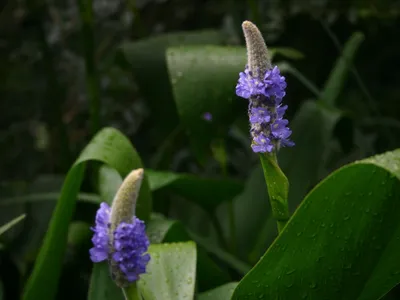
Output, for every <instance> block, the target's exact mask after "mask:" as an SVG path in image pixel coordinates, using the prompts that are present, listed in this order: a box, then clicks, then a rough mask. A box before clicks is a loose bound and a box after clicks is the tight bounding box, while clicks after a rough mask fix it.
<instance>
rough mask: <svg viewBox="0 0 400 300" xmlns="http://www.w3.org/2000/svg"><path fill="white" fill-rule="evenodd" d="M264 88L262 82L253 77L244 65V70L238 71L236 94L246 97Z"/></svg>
mask: <svg viewBox="0 0 400 300" xmlns="http://www.w3.org/2000/svg"><path fill="white" fill-rule="evenodd" d="M263 88H264V84H263V82H262V81H261V80H259V79H258V78H254V77H253V76H252V74H251V72H250V71H249V69H248V68H247V67H246V68H245V70H244V72H240V73H239V82H238V84H237V85H236V95H238V96H239V97H242V98H245V99H248V98H249V97H251V96H254V95H257V94H259V93H260V92H261V91H262V90H263Z"/></svg>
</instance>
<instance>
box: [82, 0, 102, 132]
mask: <svg viewBox="0 0 400 300" xmlns="http://www.w3.org/2000/svg"><path fill="white" fill-rule="evenodd" d="M78 6H79V14H80V18H81V22H82V39H83V47H84V56H85V68H86V88H87V95H88V98H89V103H90V130H91V134H92V135H93V134H95V133H96V132H97V131H98V130H99V128H100V85H99V80H98V77H97V68H96V61H95V57H96V53H95V44H94V34H93V32H94V28H93V27H94V25H93V8H92V1H91V0H78Z"/></svg>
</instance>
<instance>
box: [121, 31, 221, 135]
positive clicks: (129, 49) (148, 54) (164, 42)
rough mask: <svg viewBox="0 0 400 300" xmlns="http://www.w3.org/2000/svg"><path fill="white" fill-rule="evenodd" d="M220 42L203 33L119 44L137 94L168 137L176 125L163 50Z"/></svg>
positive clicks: (217, 35)
mask: <svg viewBox="0 0 400 300" xmlns="http://www.w3.org/2000/svg"><path fill="white" fill-rule="evenodd" d="M222 41H223V35H222V34H221V33H220V32H218V31H214V30H205V31H197V32H179V33H170V34H163V35H160V36H156V37H151V38H148V39H144V40H141V41H137V42H126V43H124V44H122V46H121V50H122V53H123V54H124V57H125V58H126V60H127V61H128V63H129V65H130V67H131V68H132V70H133V74H134V76H135V80H136V82H137V84H138V85H139V89H140V92H141V93H142V95H143V96H144V97H145V98H146V103H148V105H149V108H150V110H151V114H152V118H153V120H154V121H157V124H162V126H160V127H159V128H158V129H159V130H162V131H163V132H164V133H169V132H171V131H172V130H173V129H174V128H175V127H176V125H178V123H179V120H178V116H177V114H176V108H175V104H174V101H173V97H172V92H171V85H170V82H169V80H168V71H167V65H166V59H165V52H166V49H167V48H168V47H173V46H181V45H219V44H221V43H222ZM149 83H151V84H149Z"/></svg>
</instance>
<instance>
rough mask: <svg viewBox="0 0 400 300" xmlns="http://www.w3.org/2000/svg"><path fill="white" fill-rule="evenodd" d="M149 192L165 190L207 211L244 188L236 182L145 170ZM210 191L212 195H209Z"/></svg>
mask: <svg viewBox="0 0 400 300" xmlns="http://www.w3.org/2000/svg"><path fill="white" fill-rule="evenodd" d="M146 172H147V175H148V178H149V184H150V188H151V190H159V189H165V190H167V191H171V192H173V193H175V194H178V195H179V196H181V197H184V198H187V199H188V200H190V201H193V202H195V203H196V204H197V205H199V206H201V207H202V208H203V209H205V210H207V211H213V210H214V209H215V208H216V207H217V206H218V205H220V204H221V203H223V202H225V201H229V200H231V199H233V198H234V197H235V196H237V195H238V194H240V192H242V190H243V188H244V186H243V184H242V183H240V182H239V181H237V180H232V179H226V178H220V179H218V178H207V177H200V176H195V175H190V174H183V173H172V172H158V171H151V170H146ZM210 191H212V193H210Z"/></svg>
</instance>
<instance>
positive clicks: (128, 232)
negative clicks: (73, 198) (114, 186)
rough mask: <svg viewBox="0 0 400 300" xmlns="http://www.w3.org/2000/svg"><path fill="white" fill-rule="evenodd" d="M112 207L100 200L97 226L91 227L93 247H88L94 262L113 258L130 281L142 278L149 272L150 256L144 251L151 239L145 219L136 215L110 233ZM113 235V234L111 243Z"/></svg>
mask: <svg viewBox="0 0 400 300" xmlns="http://www.w3.org/2000/svg"><path fill="white" fill-rule="evenodd" d="M110 213H111V209H110V207H109V206H108V204H106V203H101V205H100V208H99V209H98V211H97V214H96V226H95V227H94V228H92V230H93V231H94V233H95V234H94V236H93V238H92V242H93V246H94V247H93V248H91V249H90V250H89V252H90V258H91V260H92V261H93V262H101V261H104V260H107V259H108V260H111V259H112V260H113V261H114V262H115V263H116V264H117V265H118V267H119V269H120V271H121V272H122V273H123V274H124V276H125V278H126V280H127V281H128V282H134V281H136V280H138V279H139V275H140V274H143V273H145V272H146V265H147V263H148V262H149V260H150V255H149V254H145V253H146V252H147V249H148V247H149V244H150V243H149V240H148V238H147V236H146V233H145V225H144V222H143V221H141V220H140V219H138V218H136V217H135V216H133V217H132V222H131V223H125V222H122V223H120V224H119V225H118V227H117V228H116V230H115V231H114V232H113V233H110ZM110 234H112V237H113V243H111V239H110Z"/></svg>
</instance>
